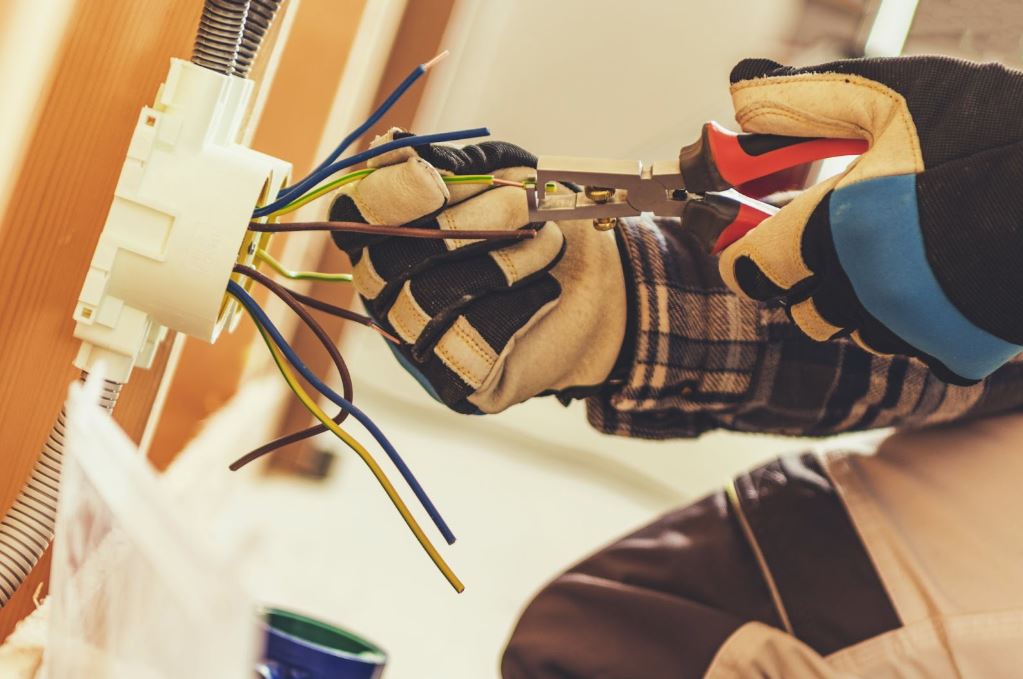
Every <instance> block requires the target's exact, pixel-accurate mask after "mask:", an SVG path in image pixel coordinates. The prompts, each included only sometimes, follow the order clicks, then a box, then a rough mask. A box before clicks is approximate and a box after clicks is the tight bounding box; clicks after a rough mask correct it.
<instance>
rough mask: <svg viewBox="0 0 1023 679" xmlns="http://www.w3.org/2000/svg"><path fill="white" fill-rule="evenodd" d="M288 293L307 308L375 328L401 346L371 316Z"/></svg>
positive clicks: (399, 342) (300, 294)
mask: <svg viewBox="0 0 1023 679" xmlns="http://www.w3.org/2000/svg"><path fill="white" fill-rule="evenodd" d="M288 292H290V293H291V294H292V295H293V296H294V297H295V299H297V300H298V301H299V302H302V304H305V305H306V306H307V307H311V308H313V309H316V310H317V311H322V312H323V313H325V314H330V315H331V316H338V317H339V318H343V319H345V320H346V321H354V322H355V323H360V324H362V325H365V326H366V327H368V328H373V329H374V330H376V331H377V332H378V333H380V334H381V335H382V336H383V338H384V339H386V340H388V341H390V342H393V343H394V344H401V340H399V339H398V338H397V337H395V336H394V335H392V334H391V333H389V332H387V331H386V330H384V329H383V328H382V327H380V325H379V324H377V322H376V321H374V320H373V319H372V318H370V317H369V316H364V315H362V314H359V313H356V312H354V311H350V310H348V309H345V308H344V307H339V306H335V305H333V304H330V303H329V302H324V301H323V300H321V299H316V298H315V297H310V296H309V295H303V294H302V293H301V292H296V291H294V290H291V289H288Z"/></svg>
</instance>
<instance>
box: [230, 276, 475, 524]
mask: <svg viewBox="0 0 1023 679" xmlns="http://www.w3.org/2000/svg"><path fill="white" fill-rule="evenodd" d="M234 271H235V272H236V273H240V274H242V275H243V276H247V277H249V278H251V279H253V280H254V281H256V282H257V283H259V284H260V285H263V286H264V287H266V288H267V289H269V290H270V292H272V293H273V294H274V295H276V296H277V297H278V298H280V300H281V301H282V302H284V303H285V304H287V305H288V306H289V307H291V309H292V311H294V312H295V314H296V315H298V317H299V318H300V319H301V320H302V322H303V323H305V324H306V326H308V327H309V329H310V330H312V331H313V334H315V335H316V338H317V339H318V340H319V341H320V343H321V344H322V345H323V348H324V349H326V350H327V353H328V354H330V356H331V358H332V359H333V360H334V363H335V365H338V366H341V365H344V360H343V359H342V358H341V353H340V352H339V351H338V349H337V346H335V345H334V342H333V341H332V340H331V338H330V335H328V334H327V331H326V330H324V329H323V326H321V325H320V324H319V323H318V322H317V321H316V319H315V318H313V317H312V316H311V315H310V314H309V312H308V311H307V310H306V309H304V308H303V307H302V305H301V304H300V303H299V302H298V300H296V299H295V298H294V297H292V296H291V294H290V293H289V292H288V289H287V288H285V287H284V286H282V285H280V284H279V283H277V282H276V281H274V280H273V279H272V278H270V277H268V276H266V275H264V274H262V273H260V272H259V271H256V270H255V269H252V268H250V267H247V266H242V265H240V264H239V265H235V267H234ZM231 283H232V284H233V285H234V287H236V288H238V289H241V290H242V292H244V289H242V288H241V286H240V285H238V284H237V283H234V281H231ZM230 289H232V288H231V287H230V285H229V290H230ZM246 295H248V293H246ZM235 297H237V295H235ZM250 299H251V298H250ZM256 306H257V312H258V313H259V314H261V318H262V317H266V313H265V312H264V311H263V310H262V309H259V308H258V305H256ZM266 320H267V321H269V317H266ZM281 350H282V351H284V353H285V355H286V356H287V357H288V360H289V361H290V362H291V363H292V364H293V365H295V367H296V368H298V369H299V372H301V373H302V376H303V377H305V379H306V380H307V381H308V382H309V384H311V385H313V387H315V388H316V390H317V391H319V392H320V393H321V394H323V395H324V396H326V397H327V398H328V399H330V400H331V401H333V402H334V403H335V404H336V405H337V406H338V407H339V408H341V409H342V410H344V411H346V412H348V413H351V414H352V415H353V416H354V417H355V419H357V420H358V421H359V422H360V423H362V425H363V426H364V427H366V429H367V430H369V433H370V434H372V436H373V438H374V439H376V441H377V443H379V444H380V447H381V448H383V449H384V452H385V453H387V456H388V457H389V458H391V462H393V463H394V466H395V467H396V468H397V469H398V472H399V473H400V474H401V476H402V478H403V479H405V482H406V483H407V484H408V486H409V488H411V489H412V492H413V493H415V496H416V498H417V499H418V500H419V502H420V504H422V505H423V509H425V510H426V513H427V514H429V515H430V518H431V519H432V520H433V523H434V525H436V526H437V530H439V531H440V532H441V535H443V536H444V539H445V540H446V541H447V543H448V544H452V543H454V541H455V536H454V534H453V533H452V532H451V529H450V528H448V525H447V522H445V521H444V518H443V517H442V516H441V515H440V512H439V511H438V510H437V507H436V506H435V505H434V504H433V501H431V500H430V497H429V496H428V495H427V494H426V491H425V490H424V489H423V487H422V486H421V485H420V484H419V481H418V480H417V479H416V477H415V474H413V473H412V470H411V469H409V467H408V465H407V464H405V461H404V460H403V459H402V457H401V455H399V454H398V451H397V450H395V449H394V446H392V445H391V442H390V441H388V440H387V437H386V436H384V433H383V432H382V431H380V428H379V427H377V426H376V424H375V423H374V422H373V420H371V419H370V418H369V416H367V415H366V414H365V413H364V412H362V411H361V410H360V409H359V408H357V407H355V405H354V404H353V403H352V402H351V400H350V399H346V398H343V397H341V396H339V395H338V394H337V392H335V391H334V390H333V389H331V388H330V387H328V386H327V385H326V384H324V383H323V381H322V380H320V379H319V378H318V377H317V376H316V375H315V374H313V373H312V372H311V371H310V370H309V369H308V368H306V367H305V364H304V363H302V361H301V360H300V359H299V358H298V355H297V354H295V353H294V352H293V351H291V352H290V353H289V351H290V347H286V346H282V347H281ZM324 424H325V425H326V423H324Z"/></svg>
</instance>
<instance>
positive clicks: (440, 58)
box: [420, 50, 451, 71]
mask: <svg viewBox="0 0 1023 679" xmlns="http://www.w3.org/2000/svg"><path fill="white" fill-rule="evenodd" d="M450 54H451V52H450V51H448V50H444V51H443V52H441V53H440V54H438V55H437V56H435V57H434V58H433V59H430V60H429V61H427V62H425V63H423V64H420V65H421V66H422V68H423V70H424V71H429V70H430V69H431V68H433V67H434V66H436V65H437V64H439V63H440V62H442V61H444V60H445V59H447V58H448V56H449V55H450Z"/></svg>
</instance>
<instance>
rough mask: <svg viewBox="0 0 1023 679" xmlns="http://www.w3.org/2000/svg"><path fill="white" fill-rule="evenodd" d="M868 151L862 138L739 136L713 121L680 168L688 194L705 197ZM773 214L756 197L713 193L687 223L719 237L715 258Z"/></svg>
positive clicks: (685, 150) (688, 150)
mask: <svg viewBox="0 0 1023 679" xmlns="http://www.w3.org/2000/svg"><path fill="white" fill-rule="evenodd" d="M867 148H868V145H867V142H866V141H865V140H863V139H826V138H816V137H783V136H780V135H774V134H736V133H734V132H731V131H729V130H726V129H725V128H723V127H721V126H720V125H718V124H717V123H714V122H710V123H707V124H706V125H704V126H703V132H702V134H701V135H700V139H699V140H698V141H696V142H694V143H692V144H690V145H689V146H686V147H684V148H683V149H682V151H681V152H680V153H679V168H680V169H681V171H682V180H683V184H684V185H685V188H686V191H687V192H689V193H697V194H704V193H709V192H715V191H725V190H727V189H731V188H736V187H739V186H741V185H742V184H745V183H747V182H750V181H753V180H755V179H760V178H763V177H767V176H769V175H773V174H776V173H778V172H782V171H784V170H788V169H789V168H793V167H797V166H799V165H804V164H806V163H810V162H813V161H815V160H822V159H824V158H834V157H837V156H853V155H860V154H862V153H863V152H865V151H866V150H867ZM701 204H703V205H701ZM690 211H692V213H693V214H692V215H691V216H690V215H689V212H690ZM775 212H777V210H776V209H775V208H773V207H771V206H770V205H767V204H766V203H762V202H760V201H756V200H753V199H752V198H745V199H744V200H737V199H735V198H732V197H730V196H716V195H710V196H705V197H704V199H703V200H701V201H694V202H693V203H691V208H690V207H687V214H686V217H687V218H688V219H687V222H688V224H687V225H688V226H690V227H694V228H696V229H697V230H698V232H703V233H705V234H708V233H716V234H718V235H717V240H716V242H715V243H714V247H713V250H712V251H713V252H714V253H715V254H716V253H718V252H721V251H722V250H724V249H725V248H726V247H728V246H729V245H731V244H732V243H734V242H735V241H737V240H739V239H740V238H742V237H743V236H744V235H746V233H748V232H749V231H751V230H753V229H754V228H756V227H757V225H759V224H760V222H762V221H764V220H765V219H767V218H768V217H770V216H771V215H773V214H774V213H775Z"/></svg>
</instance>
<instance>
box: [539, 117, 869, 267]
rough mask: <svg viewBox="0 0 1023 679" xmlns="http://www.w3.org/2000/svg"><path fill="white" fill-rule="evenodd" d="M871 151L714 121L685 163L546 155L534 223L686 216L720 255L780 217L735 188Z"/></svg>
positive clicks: (604, 223)
mask: <svg viewBox="0 0 1023 679" xmlns="http://www.w3.org/2000/svg"><path fill="white" fill-rule="evenodd" d="M866 150H867V144H866V142H865V141H863V140H860V139H815V138H805V137H780V136H777V135H760V134H741V135H740V134H735V133H734V132H730V131H728V130H726V129H725V128H723V127H721V126H720V125H718V124H717V123H713V122H711V123H707V124H706V125H704V126H703V130H702V134H701V136H700V138H699V139H698V140H697V141H696V142H694V143H692V144H689V145H688V146H685V147H683V149H682V151H681V152H680V154H679V158H677V159H675V160H667V161H659V162H656V163H653V164H651V165H647V166H644V165H643V163H641V162H639V161H634V160H606V159H600V158H573V157H566V156H541V157H540V159H539V161H538V163H537V168H536V183H535V184H534V185H533V187H531V188H530V189H529V190H528V191H527V195H528V198H527V200H528V203H529V216H530V221H534V222H545V221H558V220H564V219H592V220H593V225H594V227H596V228H597V229H601V230H607V229H611V228H614V226H615V225H616V224H617V223H618V219H619V218H621V217H631V216H637V215H640V214H643V213H652V214H653V215H656V216H661V217H679V218H681V219H682V224H683V226H684V227H685V228H686V230H687V231H690V232H691V233H693V234H694V235H696V236H697V238H699V239H700V240H701V241H702V242H703V243H704V244H705V245H706V246H707V248H708V250H710V251H711V252H714V253H717V252H720V251H721V250H722V249H724V248H725V247H727V246H728V245H730V244H731V243H734V242H735V241H736V240H738V239H739V238H741V237H742V236H744V235H745V234H746V233H748V232H749V231H751V230H752V229H754V228H756V227H757V226H758V225H759V224H760V223H761V222H762V221H764V220H765V219H767V218H768V217H770V216H771V215H773V214H775V213H776V212H777V208H774V207H772V206H771V205H768V204H766V203H763V202H760V201H758V200H756V199H754V198H750V197H749V196H744V195H742V194H741V193H739V192H738V191H736V190H734V189H733V187H736V186H739V185H741V184H745V183H747V182H749V181H752V180H754V179H759V178H763V177H769V176H772V175H775V174H776V173H779V172H781V171H783V170H786V169H789V168H793V167H798V166H800V165H805V164H806V163H809V162H812V161H814V160H820V159H823V158H831V157H834V156H842V155H856V154H860V153H863V152H864V151H866ZM552 183H553V185H554V186H553V188H549V186H548V185H549V184H552ZM559 183H561V184H564V183H571V184H576V185H579V186H580V187H581V190H580V191H578V192H577V191H574V190H572V189H571V188H568V187H566V186H559V185H558V184H559Z"/></svg>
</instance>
